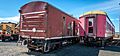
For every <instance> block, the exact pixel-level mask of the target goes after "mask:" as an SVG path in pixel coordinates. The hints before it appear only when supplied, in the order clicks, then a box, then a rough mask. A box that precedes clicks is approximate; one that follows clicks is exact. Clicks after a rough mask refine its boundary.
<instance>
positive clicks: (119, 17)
mask: <svg viewBox="0 0 120 56" xmlns="http://www.w3.org/2000/svg"><path fill="white" fill-rule="evenodd" d="M119 5H120V3H119ZM119 37H120V16H119Z"/></svg>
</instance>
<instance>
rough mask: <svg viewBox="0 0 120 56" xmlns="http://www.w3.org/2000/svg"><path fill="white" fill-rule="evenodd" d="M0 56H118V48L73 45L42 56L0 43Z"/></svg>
mask: <svg viewBox="0 0 120 56" xmlns="http://www.w3.org/2000/svg"><path fill="white" fill-rule="evenodd" d="M0 56H120V47H119V46H106V47H105V48H104V49H103V48H100V47H87V46H84V45H80V44H75V45H70V46H67V47H63V48H60V49H57V50H54V51H51V52H49V53H46V54H42V53H40V52H28V49H27V48H26V46H20V45H19V46H17V45H16V43H15V42H0Z"/></svg>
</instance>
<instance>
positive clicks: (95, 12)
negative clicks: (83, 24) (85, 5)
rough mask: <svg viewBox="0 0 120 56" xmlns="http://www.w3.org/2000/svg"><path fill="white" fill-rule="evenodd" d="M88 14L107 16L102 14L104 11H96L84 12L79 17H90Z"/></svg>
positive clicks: (104, 13)
mask: <svg viewBox="0 0 120 56" xmlns="http://www.w3.org/2000/svg"><path fill="white" fill-rule="evenodd" d="M90 14H102V15H107V14H106V12H104V11H100V10H96V11H89V12H86V13H84V14H82V15H80V17H81V16H84V15H90Z"/></svg>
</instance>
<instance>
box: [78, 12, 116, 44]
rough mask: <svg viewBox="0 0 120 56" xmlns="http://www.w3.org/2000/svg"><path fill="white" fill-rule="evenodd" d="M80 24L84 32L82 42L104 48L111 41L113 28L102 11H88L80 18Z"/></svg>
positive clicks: (113, 32)
mask: <svg viewBox="0 0 120 56" xmlns="http://www.w3.org/2000/svg"><path fill="white" fill-rule="evenodd" d="M79 20H80V22H81V23H80V24H81V26H82V28H83V29H84V32H81V33H80V34H82V35H84V42H85V43H87V44H93V43H94V44H96V45H99V46H104V45H105V44H106V43H107V42H110V41H111V40H112V39H113V37H112V36H113V35H114V34H115V26H114V25H113V23H112V22H111V21H110V19H109V17H108V15H107V14H106V13H105V12H103V11H90V12H87V13H85V14H83V15H81V17H80V19H79Z"/></svg>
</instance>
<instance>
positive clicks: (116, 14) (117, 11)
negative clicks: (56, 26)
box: [0, 0, 120, 32]
mask: <svg viewBox="0 0 120 56" xmlns="http://www.w3.org/2000/svg"><path fill="white" fill-rule="evenodd" d="M32 1H45V2H48V3H49V4H51V5H53V6H55V7H57V8H59V9H60V10H62V11H64V12H66V13H68V14H69V15H73V16H74V17H76V18H79V16H80V15H81V14H83V13H85V12H88V11H93V10H102V11H105V12H106V13H107V14H108V16H109V18H110V19H111V21H112V22H113V24H114V25H115V31H116V32H118V31H119V18H120V5H119V3H120V0H1V1H0V22H14V23H16V22H19V12H18V10H19V9H20V7H21V6H23V5H24V4H26V3H29V2H32Z"/></svg>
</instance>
